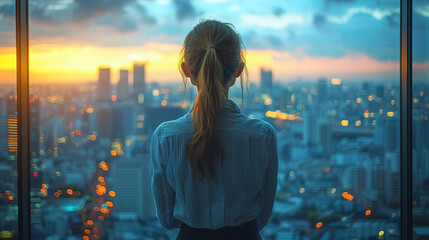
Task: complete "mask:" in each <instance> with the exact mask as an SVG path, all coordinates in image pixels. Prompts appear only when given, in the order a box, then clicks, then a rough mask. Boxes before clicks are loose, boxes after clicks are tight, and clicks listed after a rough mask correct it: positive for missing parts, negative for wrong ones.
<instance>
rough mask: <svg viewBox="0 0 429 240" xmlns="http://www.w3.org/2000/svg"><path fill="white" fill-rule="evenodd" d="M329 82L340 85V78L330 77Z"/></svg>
mask: <svg viewBox="0 0 429 240" xmlns="http://www.w3.org/2000/svg"><path fill="white" fill-rule="evenodd" d="M331 84H332V85H341V79H340V78H332V79H331Z"/></svg>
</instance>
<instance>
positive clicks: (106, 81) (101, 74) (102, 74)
mask: <svg viewBox="0 0 429 240" xmlns="http://www.w3.org/2000/svg"><path fill="white" fill-rule="evenodd" d="M111 94H112V90H111V87H110V68H99V69H98V95H97V100H98V101H99V102H108V101H110V97H111V96H110V95H111Z"/></svg>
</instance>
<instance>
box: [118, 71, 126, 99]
mask: <svg viewBox="0 0 429 240" xmlns="http://www.w3.org/2000/svg"><path fill="white" fill-rule="evenodd" d="M117 93H118V98H119V100H120V101H123V100H125V99H127V98H128V70H125V69H121V70H120V71H119V82H118V86H117Z"/></svg>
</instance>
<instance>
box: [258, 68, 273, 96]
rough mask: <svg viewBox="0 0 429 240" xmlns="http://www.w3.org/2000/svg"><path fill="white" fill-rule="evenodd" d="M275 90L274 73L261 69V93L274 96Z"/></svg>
mask: <svg viewBox="0 0 429 240" xmlns="http://www.w3.org/2000/svg"><path fill="white" fill-rule="evenodd" d="M272 89H273V71H271V70H270V69H266V68H261V93H265V94H269V95H271V94H272Z"/></svg>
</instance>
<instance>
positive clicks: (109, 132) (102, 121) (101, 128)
mask: <svg viewBox="0 0 429 240" xmlns="http://www.w3.org/2000/svg"><path fill="white" fill-rule="evenodd" d="M97 126H98V131H97V132H98V134H97V138H107V139H112V137H113V128H114V126H113V109H112V107H111V106H109V105H107V104H104V105H100V106H99V107H98V108H97Z"/></svg>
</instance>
